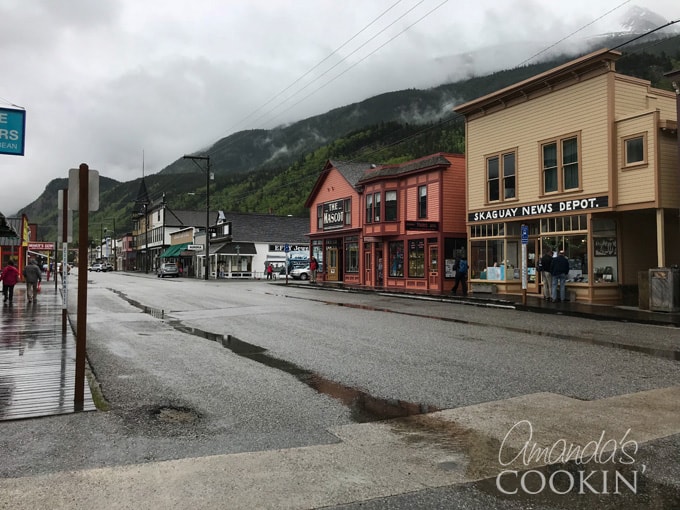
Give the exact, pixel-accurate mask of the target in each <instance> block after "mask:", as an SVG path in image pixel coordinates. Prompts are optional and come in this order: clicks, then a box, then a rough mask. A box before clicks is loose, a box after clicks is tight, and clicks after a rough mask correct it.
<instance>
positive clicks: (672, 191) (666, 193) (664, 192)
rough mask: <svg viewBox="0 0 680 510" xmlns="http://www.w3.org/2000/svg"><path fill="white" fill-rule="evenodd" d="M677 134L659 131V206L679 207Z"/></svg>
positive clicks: (679, 174)
mask: <svg viewBox="0 0 680 510" xmlns="http://www.w3.org/2000/svg"><path fill="white" fill-rule="evenodd" d="M677 136H678V135H677V134H676V135H675V136H671V135H670V134H666V133H660V134H659V136H658V137H657V140H658V143H659V191H660V194H661V197H660V203H659V206H660V207H666V208H669V207H672V208H679V207H680V166H679V162H678V158H679V157H680V155H678V142H677Z"/></svg>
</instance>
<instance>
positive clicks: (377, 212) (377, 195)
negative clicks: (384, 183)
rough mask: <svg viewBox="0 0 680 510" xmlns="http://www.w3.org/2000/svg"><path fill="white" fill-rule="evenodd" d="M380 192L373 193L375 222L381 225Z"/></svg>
mask: <svg viewBox="0 0 680 510" xmlns="http://www.w3.org/2000/svg"><path fill="white" fill-rule="evenodd" d="M380 194H381V193H380V192H379V191H378V192H376V193H373V221H374V222H375V223H380V212H381V211H380Z"/></svg>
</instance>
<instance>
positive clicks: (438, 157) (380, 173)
mask: <svg viewBox="0 0 680 510" xmlns="http://www.w3.org/2000/svg"><path fill="white" fill-rule="evenodd" d="M447 157H451V158H462V159H464V158H465V156H463V155H462V154H447V153H445V152H438V153H436V154H431V155H429V156H425V157H422V158H419V159H414V160H412V161H407V162H405V163H400V164H397V165H385V166H379V167H376V168H375V169H373V170H369V171H368V172H366V173H365V174H364V176H363V177H362V178H361V179H360V180H359V183H361V184H364V183H366V182H369V181H372V180H375V179H380V178H384V177H393V176H397V175H404V174H409V173H414V172H422V171H424V170H431V169H433V168H435V167H442V166H445V167H448V166H450V165H451V161H449V160H448V159H447Z"/></svg>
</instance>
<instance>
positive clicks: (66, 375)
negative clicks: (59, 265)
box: [0, 282, 95, 421]
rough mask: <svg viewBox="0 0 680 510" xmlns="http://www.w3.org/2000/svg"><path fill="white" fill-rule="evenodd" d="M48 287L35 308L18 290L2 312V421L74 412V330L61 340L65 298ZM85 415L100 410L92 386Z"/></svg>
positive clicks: (22, 289) (19, 287)
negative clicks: (96, 408) (95, 403)
mask: <svg viewBox="0 0 680 510" xmlns="http://www.w3.org/2000/svg"><path fill="white" fill-rule="evenodd" d="M43 284H44V285H43V289H42V292H41V293H40V294H39V295H38V298H37V299H36V300H35V301H34V302H32V303H28V302H27V300H26V287H25V285H24V284H23V283H19V284H17V285H16V287H15V288H14V302H13V303H12V304H9V303H3V304H2V308H1V309H0V421H3V420H17V419H23V418H35V417H38V416H52V415H57V414H68V413H73V412H75V410H74V402H73V398H74V393H75V359H76V344H75V337H74V335H73V332H72V331H71V327H70V325H67V328H66V334H65V335H62V308H61V303H62V302H61V295H60V294H59V292H58V291H55V289H54V284H53V283H52V282H43ZM84 410H85V411H93V410H95V405H94V403H93V401H92V394H91V393H90V389H89V387H88V385H87V381H85V402H84Z"/></svg>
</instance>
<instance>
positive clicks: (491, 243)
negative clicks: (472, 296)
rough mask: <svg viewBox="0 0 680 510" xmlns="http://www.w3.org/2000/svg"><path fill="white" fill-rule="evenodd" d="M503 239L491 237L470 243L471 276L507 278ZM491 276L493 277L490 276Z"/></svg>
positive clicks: (495, 278)
mask: <svg viewBox="0 0 680 510" xmlns="http://www.w3.org/2000/svg"><path fill="white" fill-rule="evenodd" d="M503 260H504V252H503V240H502V239H498V240H496V239H489V240H480V241H472V242H471V243H470V256H469V257H468V261H469V263H470V278H479V279H482V280H487V279H494V280H501V279H505V268H504V267H503V265H502V263H503ZM489 276H491V278H489Z"/></svg>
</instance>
